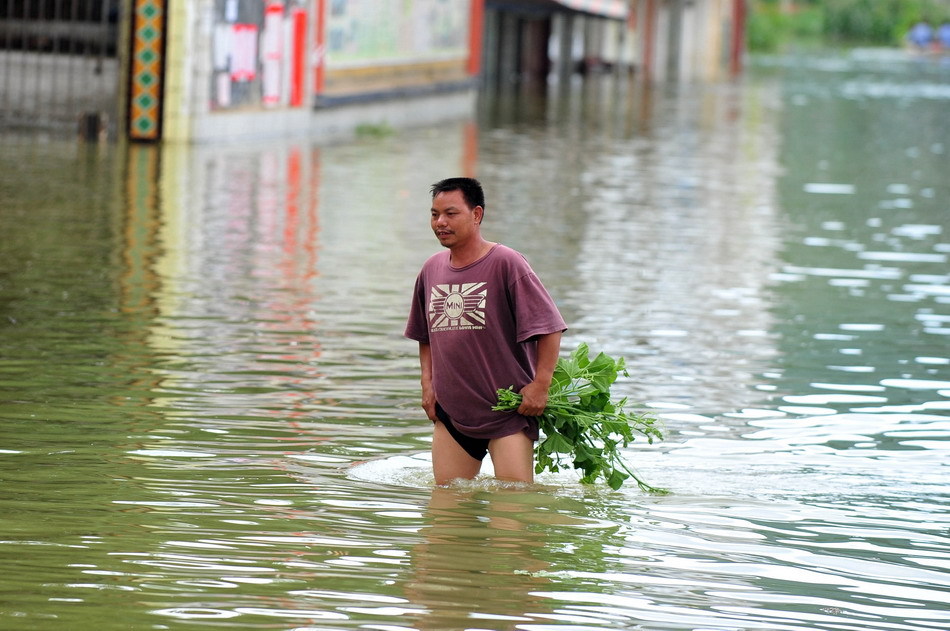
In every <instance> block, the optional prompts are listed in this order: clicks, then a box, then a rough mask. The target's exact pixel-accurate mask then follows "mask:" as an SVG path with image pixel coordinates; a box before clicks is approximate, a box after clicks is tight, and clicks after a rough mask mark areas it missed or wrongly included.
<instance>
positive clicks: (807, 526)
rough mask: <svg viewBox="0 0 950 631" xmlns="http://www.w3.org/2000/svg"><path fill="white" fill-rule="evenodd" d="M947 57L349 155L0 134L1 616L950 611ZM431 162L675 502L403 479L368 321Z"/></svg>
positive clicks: (457, 132) (534, 110)
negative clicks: (630, 428)
mask: <svg viewBox="0 0 950 631" xmlns="http://www.w3.org/2000/svg"><path fill="white" fill-rule="evenodd" d="M948 83H950V81H948V78H947V76H946V69H945V68H943V67H942V66H934V67H926V66H916V65H913V66H908V65H907V64H906V63H904V62H903V61H902V60H899V59H891V60H882V59H881V58H878V57H875V58H874V59H873V60H871V61H868V60H865V59H862V58H861V57H860V53H857V54H854V55H852V56H851V57H846V58H841V59H831V58H826V59H823V60H821V61H820V62H819V63H812V62H808V63H805V64H800V63H789V62H787V61H782V60H764V61H763V63H762V65H761V66H760V68H759V69H758V71H757V72H756V73H753V74H751V75H749V76H748V77H746V78H745V79H744V80H743V81H742V82H740V83H735V84H728V85H715V86H678V87H676V88H675V89H670V90H669V91H661V90H656V91H649V90H643V89H638V88H635V87H634V86H631V85H629V84H627V83H625V82H623V81H612V80H605V81H588V82H586V83H585V84H584V85H583V86H576V87H575V88H572V89H571V90H567V91H564V92H561V93H557V92H552V93H551V94H542V95H538V94H529V93H520V94H513V95H498V98H497V99H495V100H490V99H486V100H485V101H484V103H483V109H482V110H481V111H480V112H479V121H478V123H477V124H475V123H474V122H472V121H466V122H461V123H459V124H449V125H440V126H437V127H431V128H423V129H417V130H411V131H406V132H400V133H398V134H396V135H394V136H392V137H389V138H381V139H380V138H376V139H366V140H362V141H358V142H354V143H349V144H345V145H325V146H311V145H310V144H308V143H304V142H297V143H293V142H291V143H284V144H275V145H266V146H258V147H242V148H237V147H206V146H202V147H171V146H169V147H163V148H156V147H138V146H135V147H129V148H123V149H119V148H83V149H82V150H79V151H77V150H76V149H75V147H74V146H73V145H67V144H64V143H58V142H56V141H52V140H49V141H47V142H46V143H45V144H44V143H24V144H23V146H16V147H15V151H13V152H4V153H3V154H2V155H0V162H2V164H0V192H2V195H3V209H2V212H0V235H2V238H0V432H2V435H0V438H2V442H0V479H2V481H3V488H4V491H5V492H4V493H3V494H0V512H2V514H3V515H4V519H3V525H2V527H0V558H2V559H3V561H4V572H3V573H2V574H0V590H2V591H3V593H4V594H7V595H8V598H6V599H5V600H4V603H3V605H2V606H0V627H6V626H10V625H11V624H12V625H13V626H14V627H16V628H19V627H23V628H57V629H66V628H68V629H73V628H75V629H85V628H92V627H96V628H116V629H120V628H122V629H125V628H177V627H180V628H204V627H220V626H226V627H228V628H235V629H237V628H263V627H280V628H294V629H316V628H319V629H344V628H346V629H352V628H365V629H410V628H420V629H422V628H491V629H501V628H520V629H547V628H553V627H555V626H557V627H565V628H572V629H591V628H597V629H608V628H617V629H629V628H638V627H643V628H650V629H697V628H703V629H716V630H721V629H785V630H798V629H828V630H831V629H854V630H858V629H860V630H861V631H865V630H867V629H880V630H891V629H893V630H897V629H901V630H905V631H906V630H913V631H920V630H922V629H937V628H944V627H946V626H947V623H948V622H950V620H948V618H947V615H946V613H945V607H944V606H943V602H944V600H945V598H944V594H945V592H946V590H947V588H948V587H950V585H948V581H947V579H946V574H945V572H944V570H945V569H946V567H947V564H948V563H950V556H948V553H947V546H946V543H947V541H946V534H947V527H948V521H947V519H946V513H947V511H946V492H945V489H946V481H947V475H946V471H945V469H946V466H945V462H946V451H947V448H946V445H947V441H946V437H947V432H948V429H950V424H948V421H947V410H948V407H950V406H948V398H950V357H948V353H947V344H946V342H945V340H946V336H947V334H948V330H950V326H948V324H947V322H948V315H947V300H948V297H947V296H948V293H947V287H948V285H950V282H948V281H950V277H948V275H947V271H946V261H947V256H948V254H950V250H948V247H947V244H946V230H947V224H946V218H945V217H946V208H945V200H946V199H947V196H948V194H950V191H948V190H947V183H946V178H945V173H947V153H946V148H947V147H948V146H950V129H948V127H947V122H946V116H945V109H946V100H947V97H946V92H945V86H946V85H947V84H948ZM539 96H540V97H541V98H539ZM7 146H8V145H5V148H7ZM867 147H871V148H872V149H873V151H871V150H868V149H867ZM458 173H462V174H468V175H476V176H477V177H479V178H480V179H481V180H482V181H483V182H484V183H485V187H486V190H487V192H488V194H489V203H488V212H487V215H486V225H485V229H486V235H487V236H489V238H493V239H495V240H500V241H504V242H505V243H508V244H509V245H511V246H513V247H515V248H517V249H519V250H520V251H522V252H524V253H525V254H526V255H527V257H528V258H529V260H530V261H531V263H532V265H533V267H534V268H535V269H536V270H537V271H538V273H539V274H540V275H541V276H542V278H543V279H544V280H545V283H546V285H547V286H548V287H549V288H550V290H551V292H552V294H553V295H554V297H555V299H556V300H557V301H558V303H559V307H560V309H561V311H562V313H564V315H565V317H566V318H567V319H568V321H569V324H570V326H571V329H570V331H569V335H570V337H569V338H568V340H567V341H566V345H570V344H572V343H574V342H578V341H588V342H590V343H591V344H592V345H594V346H595V347H601V348H603V349H604V350H607V351H608V352H610V353H611V354H615V355H621V356H625V357H626V358H627V359H628V363H629V365H630V367H631V373H632V374H631V377H630V378H629V379H625V380H622V381H621V382H620V383H618V384H617V388H618V392H619V393H620V394H625V395H629V396H630V397H631V398H632V399H634V400H638V401H644V402H648V403H649V405H650V406H652V407H653V409H654V410H655V411H656V413H658V414H660V415H661V416H662V418H663V420H664V421H665V423H666V425H667V428H668V431H669V438H668V440H667V441H666V442H664V443H662V444H660V445H657V446H653V447H645V446H639V445H638V446H635V448H634V449H632V450H631V451H630V453H629V455H630V459H631V461H632V463H633V464H635V465H636V466H637V467H638V468H639V469H640V471H641V473H642V474H643V475H644V476H645V477H646V478H647V479H648V480H650V481H651V482H652V483H654V484H658V485H661V486H666V487H670V488H672V489H673V490H674V494H673V495H672V496H670V497H664V498H654V497H649V496H644V495H642V494H641V493H639V492H638V491H637V490H636V489H635V488H634V489H624V490H623V491H622V492H619V493H615V492H611V491H609V490H608V489H604V488H601V487H582V486H580V485H578V484H577V482H576V477H575V476H571V475H569V474H563V475H562V474H559V475H544V476H539V479H538V485H536V486H532V487H529V488H514V489H512V488H505V487H499V486H498V485H496V484H494V483H492V482H491V481H489V480H483V479H480V480H477V481H475V482H472V483H470V484H467V485H459V486H453V487H449V488H439V487H433V486H432V479H431V472H430V468H429V462H428V460H427V457H426V455H425V454H426V453H427V451H428V441H429V439H430V433H431V432H430V426H429V423H428V421H426V420H425V419H424V416H423V414H422V412H421V410H420V409H419V407H418V362H417V359H416V353H415V348H414V347H413V345H412V344H411V343H408V342H407V341H406V340H404V339H403V338H402V337H401V332H402V329H403V325H404V322H405V317H406V311H407V307H408V297H409V294H410V289H411V284H412V281H413V279H414V277H415V274H416V272H417V271H418V269H419V266H420V265H421V263H422V261H423V260H424V259H425V258H426V257H427V256H428V255H429V254H430V253H432V252H434V251H435V250H436V249H437V247H438V245H437V243H436V242H435V240H434V239H433V237H432V235H431V233H430V232H429V230H428V225H427V214H428V204H429V196H428V187H429V185H430V184H431V183H432V182H434V181H436V180H438V179H441V178H442V177H445V176H446V175H455V174H458ZM113 620H114V621H115V622H113ZM20 623H22V624H20Z"/></svg>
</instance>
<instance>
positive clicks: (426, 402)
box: [422, 386, 439, 423]
mask: <svg viewBox="0 0 950 631" xmlns="http://www.w3.org/2000/svg"><path fill="white" fill-rule="evenodd" d="M422 409H423V410H425V411H426V416H428V417H429V420H430V421H432V422H433V423H434V422H436V421H437V420H438V419H439V417H438V416H436V414H435V391H434V390H433V389H432V387H431V386H429V387H426V386H422Z"/></svg>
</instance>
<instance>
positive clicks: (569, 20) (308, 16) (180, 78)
mask: <svg viewBox="0 0 950 631" xmlns="http://www.w3.org/2000/svg"><path fill="white" fill-rule="evenodd" d="M63 2H66V3H72V4H73V5H74V6H71V7H66V6H65V5H64V10H63V11H60V12H58V13H56V14H55V15H50V16H45V15H33V14H29V15H28V14H26V13H24V14H23V15H19V14H17V15H12V14H11V15H4V16H2V17H4V20H3V21H2V24H3V27H2V28H0V88H2V91H3V93H4V95H5V96H4V98H3V99H0V124H3V123H5V122H7V121H10V120H17V121H20V122H21V123H23V124H26V125H28V124H29V122H30V121H31V120H32V121H35V120H37V118H36V116H35V113H36V112H37V111H41V110H42V108H43V106H44V105H45V104H48V103H53V102H56V103H60V102H61V106H58V107H59V109H58V110H57V113H56V114H55V116H54V118H55V117H60V118H65V120H66V121H67V124H69V122H70V120H69V119H70V118H72V119H73V120H76V119H78V120H81V121H86V124H87V126H88V127H89V128H90V129H92V130H93V131H100V130H101V129H100V128H101V127H103V126H105V125H111V128H112V130H113V133H114V134H115V135H122V136H126V137H127V138H129V139H130V140H133V141H144V142H154V141H159V140H166V141H172V142H206V141H216V142H217V141H235V142H241V141H246V140H249V139H254V138H269V137H274V136H280V135H292V136H305V135H306V136H314V137H319V138H332V137H335V136H339V135H347V134H349V133H352V131H353V130H354V129H356V128H358V127H361V126H363V127H366V126H369V127H373V126H380V127H382V126H394V127H395V126H402V125H406V124H414V123H420V122H436V121H439V120H441V119H446V118H457V117H459V116H464V115H468V114H470V113H471V112H472V110H473V107H474V103H475V98H476V96H477V94H478V91H479V89H480V88H481V87H485V86H497V85H505V84H509V83H518V82H523V81H538V82H555V81H567V80H570V79H571V78H572V77H573V76H575V75H578V74H580V75H586V74H590V73H601V72H620V73H626V74H628V75H631V76H634V77H636V78H637V79H638V80H642V81H645V82H656V81H682V80H696V79H702V80H716V79H719V78H721V77H723V76H726V75H728V74H729V73H734V72H737V71H738V69H739V67H740V66H741V52H742V50H743V31H744V16H745V3H746V0H180V1H174V2H172V1H171V0H111V2H112V4H109V2H110V0H63ZM8 4H9V3H8ZM11 6H13V7H15V6H19V5H16V4H12V5H9V6H8V7H7V11H8V12H9V11H10V10H13V9H10V8H9V7H11ZM24 6H25V5H24ZM83 7H87V8H88V7H95V8H96V10H95V11H89V10H87V8H83ZM110 7H111V8H110ZM67 9H68V10H67ZM86 15H88V16H89V17H90V19H89V20H84V19H83V16H86ZM69 16H72V18H75V19H72V18H69ZM51 33H59V34H60V35H59V36H58V38H59V39H56V40H55V41H56V42H59V43H56V44H55V46H54V47H53V48H50V47H49V44H48V42H49V41H50V40H51V38H50V34H51ZM44 34H45V36H44ZM70 37H71V38H72V40H77V39H81V40H82V41H87V40H89V41H91V40H93V39H95V38H99V44H98V45H97V48H95V50H97V51H98V53H96V55H95V57H96V60H95V64H94V65H91V64H92V63H93V62H92V61H90V53H89V52H88V51H89V50H93V48H91V47H90V46H91V45H83V46H80V47H78V48H77V46H76V45H75V44H74V42H73V43H70V42H71V41H72V40H71V39H70ZM60 40H62V41H60ZM42 42H46V43H45V44H42V45H43V46H46V48H41V43H42ZM62 42H66V43H62ZM77 51H79V52H78V53H77ZM77 54H78V55H84V59H85V60H86V61H87V62H89V63H87V64H86V65H83V66H78V65H76V64H77ZM77 69H79V70H77ZM38 73H39V76H38V77H37V74H38ZM44 73H48V74H49V78H44ZM92 73H95V76H94V77H93V76H92ZM93 79H95V81H93ZM67 83H68V84H69V88H68V90H67V89H65V88H60V86H65V85H67ZM94 84H95V85H96V86H97V87H95V88H92V87H89V86H92V85H94ZM103 86H105V87H103ZM85 87H89V89H88V90H86V91H87V92H88V95H87V96H88V98H86V99H85V100H82V101H81V102H80V101H79V100H77V97H76V96H75V95H76V94H79V93H83V90H84V88H85ZM61 93H62V94H61ZM66 93H68V94H66ZM64 94H65V95H66V96H64ZM70 99H72V100H70ZM89 121H92V122H91V124H90V123H89ZM73 124H75V123H74V122H73Z"/></svg>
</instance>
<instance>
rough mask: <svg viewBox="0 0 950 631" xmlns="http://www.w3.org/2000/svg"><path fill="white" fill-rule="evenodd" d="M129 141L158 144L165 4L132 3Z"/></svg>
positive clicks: (140, 0)
mask: <svg viewBox="0 0 950 631" xmlns="http://www.w3.org/2000/svg"><path fill="white" fill-rule="evenodd" d="M133 6H134V19H133V22H132V65H131V73H132V76H131V78H130V79H131V80H130V81H129V85H130V91H129V138H130V139H132V140H143V141H150V140H159V139H160V138H161V134H162V124H161V123H162V84H163V82H164V78H165V24H166V20H165V17H166V12H165V7H166V0H133Z"/></svg>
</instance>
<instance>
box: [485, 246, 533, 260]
mask: <svg viewBox="0 0 950 631" xmlns="http://www.w3.org/2000/svg"><path fill="white" fill-rule="evenodd" d="M493 250H494V253H495V255H496V256H498V258H502V259H505V260H510V261H514V262H516V263H527V262H528V259H527V258H525V255H524V254H522V253H521V252H519V251H518V250H516V249H514V248H513V247H511V246H508V245H505V244H504V243H496V244H495V247H494V248H493Z"/></svg>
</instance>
